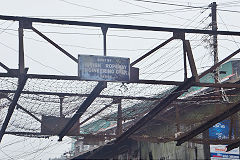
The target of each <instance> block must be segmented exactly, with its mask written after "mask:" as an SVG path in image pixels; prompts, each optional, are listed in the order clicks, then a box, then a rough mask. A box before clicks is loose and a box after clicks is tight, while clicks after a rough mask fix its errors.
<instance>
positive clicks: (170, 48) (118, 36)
mask: <svg viewBox="0 0 240 160" xmlns="http://www.w3.org/2000/svg"><path fill="white" fill-rule="evenodd" d="M152 1H157V0H152ZM1 2H2V3H1V5H0V14H1V15H12V16H13V15H15V16H28V17H39V18H56V19H66V20H78V21H92V22H106V23H119V24H134V25H147V26H160V27H181V28H197V29H204V28H205V27H207V26H208V24H209V23H210V22H211V17H209V14H210V9H196V8H195V9H189V8H188V9H187V7H180V6H174V5H164V4H152V3H144V2H137V1H135V0H102V1H99V0H81V1H77V0H52V1H47V0H42V1H33V0H21V1H16V0H8V1H3V0H2V1H1ZM158 2H162V1H158ZM164 2H167V3H173V4H180V5H189V6H204V7H206V6H208V5H209V4H210V3H211V2H212V1H207V0H196V1H186V0H184V1H177V0H167V1H164ZM217 4H219V6H218V8H219V9H225V10H234V11H238V10H239V7H240V1H237V0H226V1H217ZM154 11H156V13H147V12H154ZM161 11H162V12H161ZM139 12H142V13H141V14H131V15H129V14H128V15H124V14H125V13H139ZM239 14H240V13H237V12H235V13H234V12H228V11H218V22H219V27H218V28H219V30H231V31H239V26H240V22H239V20H238V19H239V18H238V17H239ZM103 15H108V16H103ZM109 15H112V16H109ZM34 26H35V28H37V29H39V30H40V31H42V32H43V33H44V34H46V35H47V36H49V37H50V38H51V39H52V40H54V41H55V42H56V43H58V44H60V45H61V46H62V47H63V48H65V49H66V50H67V51H69V52H70V53H71V54H72V55H74V56H75V57H77V55H78V54H92V55H102V54H103V51H102V48H103V47H102V35H101V30H100V29H99V28H91V27H76V26H61V25H50V24H49V25H48V24H34ZM17 29H18V24H17V22H11V21H7V22H5V21H0V51H1V52H0V57H1V58H0V61H1V62H3V63H4V64H6V65H7V66H9V67H10V68H17V67H18V56H17V55H18V53H17V52H18V38H17V34H18V32H17ZM209 29H210V28H209ZM24 35H25V39H24V50H25V55H26V67H29V68H30V70H29V73H38V74H64V75H77V64H75V62H73V61H72V60H71V59H69V58H68V57H66V56H65V55H63V54H62V53H61V52H60V51H58V50H57V49H55V48H54V47H53V46H51V45H50V44H48V43H46V42H44V40H43V39H41V37H39V36H37V35H36V34H35V33H33V32H32V31H25V34H24ZM108 35H109V36H108V38H107V48H108V51H107V55H109V56H120V57H128V58H130V61H133V60H135V59H136V58H137V57H139V56H140V55H142V54H144V53H145V52H146V51H147V50H148V49H151V48H153V47H154V46H156V45H157V44H159V43H161V42H163V41H164V40H166V39H167V38H170V37H171V33H165V32H144V31H133V30H119V29H115V30H114V29H110V30H109V31H108ZM187 38H188V39H190V42H191V44H192V49H193V53H194V57H195V61H196V63H197V67H198V68H199V72H200V71H203V70H204V69H206V67H207V66H210V65H211V64H212V58H211V57H212V56H211V54H210V49H209V48H207V44H208V43H205V42H203V40H204V39H206V37H204V36H203V35H195V34H188V35H187ZM234 41H236V42H234ZM239 42H240V41H239V38H238V37H234V38H233V37H231V36H219V57H220V59H223V58H224V57H225V56H227V55H229V54H230V53H232V52H234V51H235V50H236V49H238V45H239V44H238V43H239ZM181 49H182V46H181V43H180V42H179V41H177V40H176V41H174V42H172V43H171V44H169V45H167V46H166V47H164V48H163V49H162V50H160V51H158V52H156V54H154V55H153V56H151V57H149V58H147V59H146V60H144V61H143V62H141V63H139V64H138V65H136V66H137V67H139V68H140V71H141V72H140V77H141V78H143V79H144V78H145V79H159V80H162V79H164V80H183V71H182V70H180V71H179V72H176V71H178V70H179V69H182V68H183V64H182V51H181ZM162 55H164V56H162ZM237 57H239V56H237ZM0 71H1V72H5V71H4V70H3V69H2V68H0ZM189 76H190V75H189ZM0 147H1V148H0V149H1V150H0V157H1V158H0V159H47V158H54V157H57V156H60V155H61V154H62V153H64V152H67V151H69V149H70V148H71V140H69V139H68V138H65V139H64V140H63V142H61V143H60V142H57V138H50V139H31V138H22V137H16V136H9V135H5V136H4V138H3V141H2V143H1V144H0Z"/></svg>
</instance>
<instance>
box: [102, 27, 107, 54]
mask: <svg viewBox="0 0 240 160" xmlns="http://www.w3.org/2000/svg"><path fill="white" fill-rule="evenodd" d="M101 29H102V33H103V55H104V56H107V30H108V27H106V26H104V27H101Z"/></svg>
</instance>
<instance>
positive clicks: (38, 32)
mask: <svg viewBox="0 0 240 160" xmlns="http://www.w3.org/2000/svg"><path fill="white" fill-rule="evenodd" d="M32 30H33V31H34V32H35V33H37V34H38V35H39V36H41V37H42V38H43V39H45V40H46V41H48V42H49V43H50V44H51V45H53V46H54V47H56V48H57V49H59V50H60V51H61V52H63V53H64V54H65V55H66V56H68V57H69V58H71V59H72V60H73V61H75V62H76V63H78V59H77V58H75V57H74V56H72V55H71V54H70V53H68V52H67V51H66V50H65V49H63V48H62V47H60V46H59V45H58V44H56V43H55V42H53V41H52V40H51V39H50V38H48V37H47V36H45V35H44V34H43V33H41V32H40V31H38V30H37V29H36V28H34V27H32Z"/></svg>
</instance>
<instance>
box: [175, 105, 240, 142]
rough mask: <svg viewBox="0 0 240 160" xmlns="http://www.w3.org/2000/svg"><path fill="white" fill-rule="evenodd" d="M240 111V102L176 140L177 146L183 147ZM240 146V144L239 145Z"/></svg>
mask: <svg viewBox="0 0 240 160" xmlns="http://www.w3.org/2000/svg"><path fill="white" fill-rule="evenodd" d="M239 110H240V101H239V102H238V103H235V104H233V105H232V107H231V108H229V109H227V110H225V111H224V112H222V113H220V114H218V115H217V116H215V117H214V118H212V119H210V120H208V121H207V122H205V123H203V124H201V125H200V126H199V127H197V128H195V129H193V130H191V131H190V132H187V133H185V134H183V135H182V136H180V137H179V138H177V139H176V141H177V146H179V145H181V144H182V143H184V142H186V141H188V140H190V139H192V138H193V137H195V136H197V135H198V134H200V133H202V132H204V131H205V130H207V129H209V128H210V127H212V126H213V125H214V124H216V123H218V122H220V121H222V120H224V119H226V118H228V117H229V116H231V115H233V114H235V113H237V112H238V111H239ZM239 144H240V143H239Z"/></svg>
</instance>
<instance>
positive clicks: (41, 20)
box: [0, 15, 240, 36]
mask: <svg viewBox="0 0 240 160" xmlns="http://www.w3.org/2000/svg"><path fill="white" fill-rule="evenodd" d="M0 19H2V20H12V21H29V22H38V23H52V24H62V25H77V26H89V27H107V28H118V29H133V30H144V31H165V32H184V33H199V34H211V35H214V34H219V35H235V36H240V32H236V31H212V30H200V29H182V28H168V27H153V26H137V25H124V24H111V23H95V22H81V21H69V20H56V19H47V18H29V17H20V16H6V15H0Z"/></svg>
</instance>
